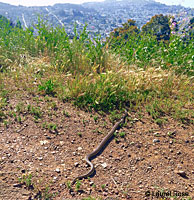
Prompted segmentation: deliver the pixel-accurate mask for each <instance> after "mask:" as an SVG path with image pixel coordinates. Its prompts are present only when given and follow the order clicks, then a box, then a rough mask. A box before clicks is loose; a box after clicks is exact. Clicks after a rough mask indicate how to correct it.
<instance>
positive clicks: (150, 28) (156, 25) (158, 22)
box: [142, 14, 171, 41]
mask: <svg viewBox="0 0 194 200" xmlns="http://www.w3.org/2000/svg"><path fill="white" fill-rule="evenodd" d="M170 31H171V30H170V26H169V18H168V17H167V16H164V15H162V14H160V15H155V16H153V17H152V18H151V20H150V21H149V22H148V23H146V24H145V25H144V26H143V27H142V33H146V34H151V35H155V36H156V38H157V40H158V41H160V40H169V39H170Z"/></svg>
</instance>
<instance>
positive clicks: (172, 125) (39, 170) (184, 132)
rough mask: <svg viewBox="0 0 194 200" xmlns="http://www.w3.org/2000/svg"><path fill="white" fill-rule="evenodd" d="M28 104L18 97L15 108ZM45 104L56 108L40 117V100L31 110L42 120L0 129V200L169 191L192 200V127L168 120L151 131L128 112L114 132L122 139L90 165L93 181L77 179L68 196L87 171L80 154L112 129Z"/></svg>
mask: <svg viewBox="0 0 194 200" xmlns="http://www.w3.org/2000/svg"><path fill="white" fill-rule="evenodd" d="M33 98H34V97H30V96H23V97H22V98H20V101H22V102H24V104H31V105H34V106H35V104H34V102H32V99H33ZM51 99H52V102H54V103H55V105H54V106H51V107H50V108H49V111H50V115H49V114H48V112H47V114H46V111H45V112H44V109H45V105H47V104H48V102H47V101H44V100H42V101H41V102H39V103H38V104H39V105H38V106H39V107H40V109H41V111H42V117H41V119H38V120H35V119H34V117H33V115H32V114H29V113H26V112H22V113H21V118H22V120H21V121H20V122H18V121H17V120H14V119H13V118H11V117H10V120H11V121H12V124H11V125H9V126H7V127H6V126H4V125H3V124H1V127H0V164H1V165H0V199H2V200H16V199H18V200H23V199H24V200H27V199H49V198H50V199H56V200H61V199H64V200H65V199H82V198H86V197H94V198H96V199H98V198H99V199H100V198H101V199H108V198H109V197H111V198H113V199H134V200H136V199H157V198H156V195H157V194H159V193H157V192H161V193H162V192H163V194H166V193H167V192H171V197H169V196H168V194H166V195H167V197H166V199H175V191H178V192H179V193H176V194H177V199H183V198H185V199H189V197H190V199H192V198H194V190H193V188H194V167H193V163H194V156H193V155H194V148H193V147H194V126H193V125H185V124H181V123H179V122H177V121H174V120H173V119H171V118H170V117H168V118H167V119H168V122H167V123H166V124H164V125H163V126H158V125H157V124H156V123H155V122H154V121H153V120H152V118H151V117H150V116H149V115H147V114H145V115H144V116H143V117H142V118H141V119H140V118H139V117H138V116H137V114H136V113H135V112H132V113H129V114H130V116H129V117H128V118H127V123H126V125H125V126H124V127H122V128H121V129H120V132H124V133H125V136H124V137H119V136H118V137H117V138H116V139H113V140H112V141H111V142H110V143H109V145H108V146H107V147H106V148H105V150H104V151H103V152H102V154H100V155H99V156H98V157H96V158H95V159H94V160H93V161H92V162H93V163H94V165H95V169H96V172H95V174H94V176H92V177H91V178H90V179H85V180H82V181H81V186H80V188H79V190H78V191H76V189H75V186H74V187H73V188H72V190H70V189H68V187H67V182H68V181H72V180H73V178H75V177H76V176H77V175H80V174H82V173H85V172H86V171H87V170H89V167H88V166H87V164H86V162H85V161H84V160H83V159H84V157H85V155H86V154H88V153H90V152H91V151H92V150H93V149H94V148H95V147H96V146H97V145H98V144H99V143H100V141H101V140H102V139H103V138H104V136H105V135H106V134H107V133H108V132H109V130H110V129H111V128H112V126H113V123H111V122H110V120H109V117H108V116H101V115H99V114H97V113H89V112H85V111H83V110H80V109H78V108H75V107H74V106H72V105H71V104H70V103H63V102H60V101H59V100H57V99H55V98H51ZM17 103H18V100H17V98H12V99H9V107H8V108H7V109H10V111H11V110H12V109H13V110H14V108H15V106H16V105H17ZM8 111H9V110H8ZM49 124H54V125H56V128H55V127H54V128H53V125H49ZM30 174H31V177H30ZM22 177H23V179H22V180H21V181H19V180H18V179H19V178H22ZM147 191H150V193H151V194H150V196H149V197H147V196H146V195H145V193H146V192H147ZM164 192H166V193H164ZM154 195H155V196H154ZM180 196H181V197H180Z"/></svg>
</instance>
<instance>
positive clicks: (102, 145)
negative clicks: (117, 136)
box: [71, 111, 128, 185]
mask: <svg viewBox="0 0 194 200" xmlns="http://www.w3.org/2000/svg"><path fill="white" fill-rule="evenodd" d="M127 115H128V112H127V111H125V114H124V115H123V117H122V118H121V119H120V121H118V122H117V123H116V124H115V125H114V126H113V127H112V129H111V130H110V132H109V133H108V134H107V135H106V136H105V137H104V139H103V140H102V141H101V143H100V144H99V145H98V146H97V148H96V149H95V150H94V151H93V152H92V153H90V154H88V155H86V157H85V160H86V162H87V163H88V164H89V165H90V170H89V172H87V173H86V174H83V175H80V176H77V177H76V178H74V179H73V181H72V182H71V185H73V184H74V183H75V182H76V181H77V180H79V179H83V178H87V177H88V176H90V175H91V174H93V172H94V165H93V164H92V162H90V159H91V158H92V157H94V156H96V155H97V154H98V153H99V152H100V151H101V150H102V148H103V147H104V146H105V144H106V143H107V142H108V141H109V139H110V138H111V137H112V136H113V134H114V132H115V131H116V130H117V129H118V128H119V126H120V124H121V123H124V122H125V118H126V117H127Z"/></svg>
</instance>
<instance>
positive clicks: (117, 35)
mask: <svg viewBox="0 0 194 200" xmlns="http://www.w3.org/2000/svg"><path fill="white" fill-rule="evenodd" d="M139 32H140V30H139V29H138V27H137V26H136V25H135V21H134V20H131V19H129V20H128V21H127V22H126V23H124V24H122V27H119V28H116V29H114V31H113V32H112V33H111V34H110V38H112V39H124V40H127V39H128V38H129V37H130V35H132V34H138V33H139Z"/></svg>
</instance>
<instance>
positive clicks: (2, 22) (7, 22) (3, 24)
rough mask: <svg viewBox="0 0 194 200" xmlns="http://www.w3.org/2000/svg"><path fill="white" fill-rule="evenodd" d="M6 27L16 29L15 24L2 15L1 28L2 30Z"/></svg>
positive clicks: (0, 17)
mask: <svg viewBox="0 0 194 200" xmlns="http://www.w3.org/2000/svg"><path fill="white" fill-rule="evenodd" d="M4 26H10V27H14V24H13V22H11V21H10V20H9V19H7V18H6V17H4V16H3V15H0V28H2V27H4Z"/></svg>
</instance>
